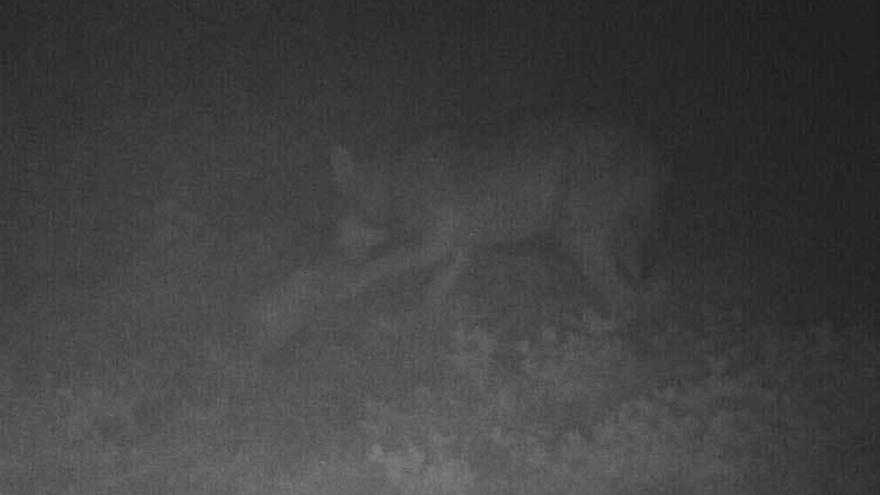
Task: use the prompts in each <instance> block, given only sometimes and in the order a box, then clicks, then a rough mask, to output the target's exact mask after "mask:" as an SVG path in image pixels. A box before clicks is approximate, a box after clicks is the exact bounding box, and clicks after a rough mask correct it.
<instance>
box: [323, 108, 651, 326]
mask: <svg viewBox="0 0 880 495" xmlns="http://www.w3.org/2000/svg"><path fill="white" fill-rule="evenodd" d="M329 162H330V165H331V168H332V175H333V180H334V183H335V186H336V188H337V189H338V193H339V196H340V197H341V200H342V212H343V213H342V215H341V216H340V218H339V221H338V234H337V244H338V246H339V247H340V248H341V249H342V250H343V251H344V252H346V253H347V254H348V255H349V257H352V258H358V259H362V260H363V262H362V263H360V264H359V265H358V268H357V270H356V272H355V273H354V274H353V275H352V277H351V278H350V279H349V280H348V281H347V283H346V284H345V285H346V289H345V290H346V292H347V294H348V295H357V294H361V293H363V292H364V291H365V290H367V289H368V288H370V287H372V286H374V285H375V284H377V283H379V282H380V281H383V280H392V279H395V278H397V277H401V276H406V275H407V274H412V273H415V272H418V271H421V270H429V269H432V270H436V273H434V274H433V276H432V281H431V282H429V283H428V285H427V287H426V288H425V294H424V299H425V300H427V301H439V300H442V299H443V298H444V297H445V296H446V295H447V294H448V293H449V292H450V291H452V290H453V289H454V288H455V284H456V280H457V279H458V278H459V276H460V275H461V273H462V271H463V270H464V268H465V267H466V266H467V263H468V261H469V260H470V259H471V258H472V257H473V255H474V254H475V253H476V252H477V251H478V250H484V249H492V248H493V247H496V246H504V245H513V244H516V243H519V242H521V241H527V240H529V239H531V238H535V237H543V238H549V239H552V240H553V243H552V245H554V246H556V247H557V250H558V252H559V254H561V255H562V256H564V257H565V258H567V259H568V260H570V261H571V263H570V265H571V266H573V267H576V268H577V270H578V271H580V273H581V274H582V275H583V278H584V280H585V281H586V282H587V283H588V284H589V285H590V286H591V287H592V288H594V289H595V292H597V293H598V294H599V296H598V299H599V300H598V301H596V302H595V304H594V307H595V308H596V309H597V313H599V314H601V315H605V316H609V317H612V318H619V317H621V316H624V315H626V314H627V312H629V311H631V308H632V306H633V304H634V301H635V300H636V296H637V295H638V292H639V287H640V285H641V283H642V282H643V281H644V280H645V277H646V275H647V273H648V270H649V268H650V265H651V261H652V260H653V259H654V256H653V254H654V249H653V248H654V247H655V246H654V244H655V243H656V240H657V237H658V236H657V233H658V230H657V225H658V222H657V220H658V206H659V199H660V196H661V190H662V184H663V182H664V174H663V172H662V168H661V167H660V166H659V165H658V163H657V155H656V152H655V149H654V146H653V145H652V144H651V141H650V139H648V138H647V137H645V135H644V134H642V133H640V132H639V131H637V130H636V128H635V126H632V125H626V124H622V123H620V122H618V121H615V120H614V119H611V118H609V117H606V116H603V115H602V114H601V113H599V112H595V111H583V110H581V109H578V110H577V111H554V112H545V113H542V114H539V115H528V116H526V117H521V116H514V117H510V118H504V119H501V120H498V121H488V122H478V123H476V124H471V125H467V126H463V127H460V128H457V129H453V130H446V131H441V132H439V133H434V134H433V135H430V136H428V137H427V138H424V139H422V140H421V141H418V142H417V143H416V144H414V145H412V146H409V147H406V148H405V149H403V151H401V152H399V153H396V154H394V155H393V156H390V157H382V158H379V159H373V160H368V161H358V160H356V159H355V158H354V156H353V155H352V154H351V153H350V152H349V151H348V150H347V149H345V148H343V147H341V146H336V147H335V148H334V149H333V150H332V151H331V153H330V160H329Z"/></svg>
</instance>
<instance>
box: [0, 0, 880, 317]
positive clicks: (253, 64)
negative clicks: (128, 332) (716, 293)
mask: <svg viewBox="0 0 880 495" xmlns="http://www.w3.org/2000/svg"><path fill="white" fill-rule="evenodd" d="M877 10H878V9H877V7H876V2H871V1H847V2H840V1H775V2H764V1H757V0H755V1H751V0H749V1H741V2H740V1H737V2H733V1H719V0H709V1H644V0H623V1H610V2H606V1H588V0H582V1H573V2H529V1H510V2H497V1H490V2H469V1H458V0H452V1H450V0H441V1H430V0H422V1H418V0H411V1H399V0H398V1H394V0H392V1H388V0H384V1H371V2H336V1H327V2H323V1H314V2H280V1H275V2H273V1H258V0H253V1H240V2H234V1H220V2H156V1H138V2H130V1H88V2H76V1H74V2H52V1H42V2H41V1H28V2H23V1H13V2H4V5H3V6H2V7H0V32H2V45H0V71H2V73H0V126H2V127H0V129H2V135H0V146H2V147H0V165H2V175H0V194H2V198H0V221H2V230H0V236H2V251H0V256H2V265H0V269H2V281H3V283H2V286H0V287H2V292H0V295H2V298H3V302H4V303H11V302H14V301H20V300H21V299H22V298H24V297H27V296H28V295H29V294H30V293H31V292H32V291H34V290H35V289H37V288H39V287H41V286H43V284H45V282H46V280H51V281H52V282H53V283H58V282H59V281H61V282H64V283H77V284H88V283H89V280H94V279H95V278H100V276H101V275H100V274H101V273H105V272H106V270H107V269H108V267H114V266H119V265H123V266H124V265H125V264H126V263H128V262H129V260H130V258H131V256H133V253H135V252H136V251H137V249H138V244H139V242H140V238H139V237H138V236H139V233H141V232H142V231H143V230H144V228H145V227H144V226H143V224H148V223H149V222H151V221H152V215H153V214H152V213H151V212H155V211H156V205H158V204H162V202H163V201H167V200H168V199H169V198H172V199H173V200H174V201H176V202H178V203H181V204H183V205H184V207H185V209H186V211H188V212H193V213H195V214H197V215H199V218H204V219H205V220H204V221H205V222H207V223H208V224H210V226H211V228H212V229H216V230H217V231H218V232H222V233H224V235H226V236H227V237H228V238H229V239H232V238H236V237H240V236H248V235H253V236H257V235H265V236H267V237H266V238H267V239H269V240H268V241H267V242H272V243H275V244H277V246H279V249H283V248H284V246H290V245H295V244H296V243H298V242H301V240H302V239H303V238H305V237H307V236H308V235H309V234H308V233H309V232H313V231H320V230H321V229H326V228H327V224H328V223H329V222H330V220H329V217H330V216H332V207H331V206H330V201H329V200H328V199H327V196H326V193H327V178H326V174H325V167H326V154H327V149H328V147H329V145H330V144H331V143H334V142H342V143H346V144H348V145H349V146H351V147H352V148H353V149H354V150H355V151H356V152H357V153H360V154H362V155H367V156H368V155H371V154H377V153H381V152H383V151H387V149H390V148H391V147H393V146H395V145H397V144H399V143H401V142H405V141H406V140H408V139H411V138H412V137H414V136H416V135H418V134H419V133H421V132H423V131H424V130H426V129H429V128H433V127H435V126H438V125H449V124H451V125H455V123H456V122H461V121H464V120H469V119H473V118H479V117H480V116H483V115H493V114H499V113H503V112H505V111H508V110H511V109H516V108H520V107H523V106H529V105H542V104H548V103H554V102H565V101H585V102H587V103H590V104H592V105H595V106H598V107H602V108H606V109H610V110H612V111H614V112H616V113H619V114H621V115H624V116H627V117H629V118H634V119H637V120H639V121H641V122H643V123H644V124H645V125H646V126H647V127H649V128H650V129H651V130H652V131H653V133H654V134H655V136H656V138H657V140H658V142H659V143H660V145H661V149H662V150H663V152H664V159H665V160H666V161H668V162H669V163H670V164H671V166H672V170H673V186H672V188H671V193H670V200H669V202H668V204H667V208H668V218H669V222H668V225H669V226H668V232H667V234H668V235H667V237H668V243H669V251H670V258H671V259H672V260H674V263H673V266H682V265H688V264H696V263H698V262H702V261H703V260H709V259H716V258H721V259H724V260H730V259H734V258H737V259H740V260H741V261H740V262H736V263H732V264H733V265H736V266H737V267H740V266H742V267H745V266H748V267H749V269H751V270H755V271H756V272H761V273H771V272H772V273H775V272H773V271H772V269H771V270H770V272H768V270H767V269H766V268H767V267H772V268H778V269H779V271H780V272H783V273H785V274H787V275H785V277H784V278H786V281H785V283H784V284H783V285H784V286H785V288H784V289H780V290H783V291H789V290H791V289H792V288H798V287H799V288H803V287H805V286H809V287H810V288H811V289H815V288H817V287H818V288H821V290H819V291H818V294H817V295H815V296H814V297H817V298H818V299H819V300H821V301H823V302H827V301H833V304H834V305H835V306H834V309H835V310H836V309H840V308H839V307H838V306H839V304H851V303H853V302H855V301H860V302H861V303H865V304H867V303H869V301H870V299H871V294H872V289H873V288H874V284H875V279H876V278H877V276H876V275H877V273H876V270H877V268H876V258H877V253H878V252H880V246H878V241H877V239H878V237H880V228H878V224H880V214H878V207H877V206H876V203H877V201H876V200H875V198H874V196H875V195H876V192H875V191H876V186H877V185H878V183H880V181H878V174H880V171H878V170H880V167H878V165H880V164H878V142H877V134H878V129H880V127H878V111H880V107H878V105H880V103H878V98H877V93H876V89H875V87H876V86H877V84H876V81H877V80H878V70H877V65H878V62H877V61H878V46H880V43H878V39H877V38H878V36H877V28H876V22H877V21H876V20H877V18H878V16H877V14H878V12H877ZM175 204H176V203H175ZM267 233H268V234H267ZM732 253H736V255H733V254H732ZM742 260H746V261H742ZM756 260H761V261H760V262H758V261H756ZM676 263H677V264H678V265H676ZM727 265H729V266H730V265H731V263H727ZM755 265H760V266H761V268H756V267H755ZM782 265H784V267H782V268H780V267H781V266H782ZM737 269H738V268H737ZM792 273H793V274H795V275H791V274H792ZM769 276H770V277H771V278H775V277H776V275H769ZM744 278H746V279H748V278H749V276H748V275H745V276H744ZM807 304H808V305H809V304H811V303H807Z"/></svg>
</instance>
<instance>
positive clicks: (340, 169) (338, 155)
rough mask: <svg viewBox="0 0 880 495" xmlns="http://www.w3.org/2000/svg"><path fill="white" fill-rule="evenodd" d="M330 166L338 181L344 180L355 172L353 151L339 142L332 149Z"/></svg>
mask: <svg viewBox="0 0 880 495" xmlns="http://www.w3.org/2000/svg"><path fill="white" fill-rule="evenodd" d="M330 166H331V167H332V168H333V177H334V178H336V180H337V181H344V180H346V179H348V178H350V177H351V176H352V174H354V168H355V164H354V160H352V158H351V153H349V152H348V150H347V149H345V148H343V147H342V146H340V145H338V144H337V145H334V146H333V148H332V149H331V150H330Z"/></svg>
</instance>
